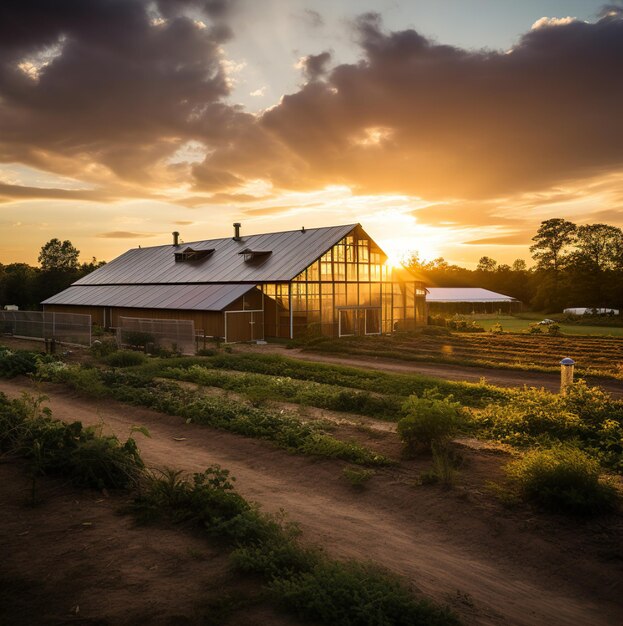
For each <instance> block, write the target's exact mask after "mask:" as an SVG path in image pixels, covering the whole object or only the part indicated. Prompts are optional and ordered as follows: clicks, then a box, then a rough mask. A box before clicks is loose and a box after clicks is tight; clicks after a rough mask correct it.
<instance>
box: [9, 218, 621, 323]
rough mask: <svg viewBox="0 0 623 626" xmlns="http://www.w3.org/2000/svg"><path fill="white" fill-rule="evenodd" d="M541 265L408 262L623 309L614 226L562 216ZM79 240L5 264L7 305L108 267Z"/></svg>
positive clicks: (27, 305)
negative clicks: (88, 255)
mask: <svg viewBox="0 0 623 626" xmlns="http://www.w3.org/2000/svg"><path fill="white" fill-rule="evenodd" d="M532 241H533V244H532V245H531V246H530V252H531V254H532V258H533V260H534V262H535V263H534V265H533V266H532V267H530V268H529V267H528V265H527V263H526V261H524V260H523V259H516V260H515V261H514V262H513V263H512V264H511V265H507V264H498V263H497V261H495V260H494V259H492V258H490V257H488V256H483V257H482V258H481V259H480V261H479V262H478V265H477V267H476V269H475V270H469V269H466V268H464V267H460V266H458V265H451V264H449V263H448V262H447V261H445V260H444V259H443V258H442V257H440V258H438V259H435V260H433V261H428V262H424V261H421V260H420V258H419V256H418V255H417V253H414V254H412V255H411V256H410V257H409V258H407V259H406V260H405V264H406V265H407V267H410V268H411V269H413V270H415V271H416V272H417V273H419V274H420V275H422V276H423V279H424V281H425V282H426V284H428V285H429V286H435V287H484V288H485V289H491V290H492V291H496V292H499V293H503V294H505V295H508V296H512V297H513V298H517V299H518V300H521V301H522V302H523V303H524V304H526V305H528V306H530V307H531V308H533V309H534V310H537V311H547V312H556V311H561V310H562V309H563V308H566V307H573V306H578V307H595V308H601V307H611V308H616V309H619V310H622V311H623V231H622V230H621V229H620V228H618V227H616V226H611V225H608V224H585V225H582V226H578V225H576V224H574V223H573V222H570V221H568V220H565V219H561V218H552V219H549V220H545V221H544V222H541V225H540V226H539V228H538V230H537V232H536V234H535V235H534V237H533V238H532ZM79 256H80V251H79V250H77V249H76V248H75V247H74V245H73V244H72V243H71V241H68V240H65V241H61V240H60V239H51V240H50V241H48V242H47V243H46V244H45V245H44V246H42V248H41V251H40V254H39V258H38V260H39V267H33V266H31V265H28V264H27V263H11V264H8V265H2V264H0V306H5V305H8V304H14V305H17V306H19V308H20V309H36V308H39V305H40V303H41V301H42V300H45V299H46V298H49V297H50V296H53V295H54V294H56V293H58V292H60V291H62V290H63V289H66V288H67V287H69V285H71V283H73V282H74V281H76V280H78V279H79V278H82V277H83V276H85V275H86V274H88V273H90V272H92V271H93V270H95V269H97V268H98V267H101V266H102V265H103V264H104V262H103V261H98V260H97V259H95V257H93V259H92V260H91V261H90V262H88V263H80V262H79V260H78V259H79Z"/></svg>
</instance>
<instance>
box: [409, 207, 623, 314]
mask: <svg viewBox="0 0 623 626" xmlns="http://www.w3.org/2000/svg"><path fill="white" fill-rule="evenodd" d="M532 241H533V244H532V245H531V246H530V253H531V255H532V258H533V260H534V262H535V264H534V266H532V267H530V268H528V266H527V264H526V262H525V261H524V260H522V259H517V260H516V261H514V262H513V264H512V265H506V264H498V263H497V262H496V261H495V260H494V259H492V258H490V257H487V256H484V257H482V258H481V259H480V261H479V263H478V266H477V268H476V269H475V270H468V269H465V268H464V267H459V266H457V265H449V264H448V263H446V261H445V260H444V259H443V258H439V259H435V260H434V261H430V262H428V263H422V262H420V260H419V258H418V256H417V255H413V256H412V257H411V258H409V259H407V260H406V262H405V264H406V265H407V266H408V267H410V268H411V269H413V270H415V271H417V272H418V273H420V274H421V275H423V278H424V281H425V282H426V284H427V285H429V286H431V287H484V288H485V289H491V290H492V291H497V292H499V293H503V294H505V295H508V296H512V297H514V298H517V299H518V300H521V301H522V302H523V303H524V304H526V305H527V306H529V307H531V308H532V309H533V310H535V311H545V312H552V313H554V312H559V311H562V309H563V308H566V307H612V308H616V309H619V310H623V231H622V230H621V229H620V228H617V227H616V226H610V225H608V224H586V225H583V226H577V225H576V224H574V223H573V222H569V221H567V220H564V219H560V218H554V219H550V220H546V221H544V222H541V225H540V226H539V229H538V231H537V233H536V234H535V236H534V237H533V238H532Z"/></svg>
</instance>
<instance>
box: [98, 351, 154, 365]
mask: <svg viewBox="0 0 623 626" xmlns="http://www.w3.org/2000/svg"><path fill="white" fill-rule="evenodd" d="M102 360H103V362H104V363H106V365H110V366H111V367H132V366H135V365H142V364H143V363H145V361H146V360H147V357H146V356H145V355H144V354H143V353H142V352H135V351H133V350H119V351H118V352H113V353H112V354H109V355H108V356H106V357H104V358H103V359H102Z"/></svg>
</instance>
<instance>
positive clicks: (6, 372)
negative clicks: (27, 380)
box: [0, 346, 53, 378]
mask: <svg viewBox="0 0 623 626" xmlns="http://www.w3.org/2000/svg"><path fill="white" fill-rule="evenodd" d="M52 360H53V358H52V357H51V356H47V355H45V354H40V353H37V352H29V351H27V350H15V351H12V350H9V349H8V348H6V347H4V346H0V378H15V377H16V376H25V375H27V374H33V373H34V372H35V371H36V370H37V363H40V362H50V361H52Z"/></svg>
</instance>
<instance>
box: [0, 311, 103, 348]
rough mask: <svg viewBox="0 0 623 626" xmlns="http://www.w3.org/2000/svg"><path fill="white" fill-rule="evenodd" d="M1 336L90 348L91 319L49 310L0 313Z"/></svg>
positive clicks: (88, 316)
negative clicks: (72, 344)
mask: <svg viewBox="0 0 623 626" xmlns="http://www.w3.org/2000/svg"><path fill="white" fill-rule="evenodd" d="M0 333H2V334H4V335H15V336H17V337H29V338H30V337H32V338H35V339H55V340H56V341H58V342H60V343H75V344H79V345H84V346H90V345H91V316H90V315H82V314H78V313H53V312H48V311H0Z"/></svg>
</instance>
